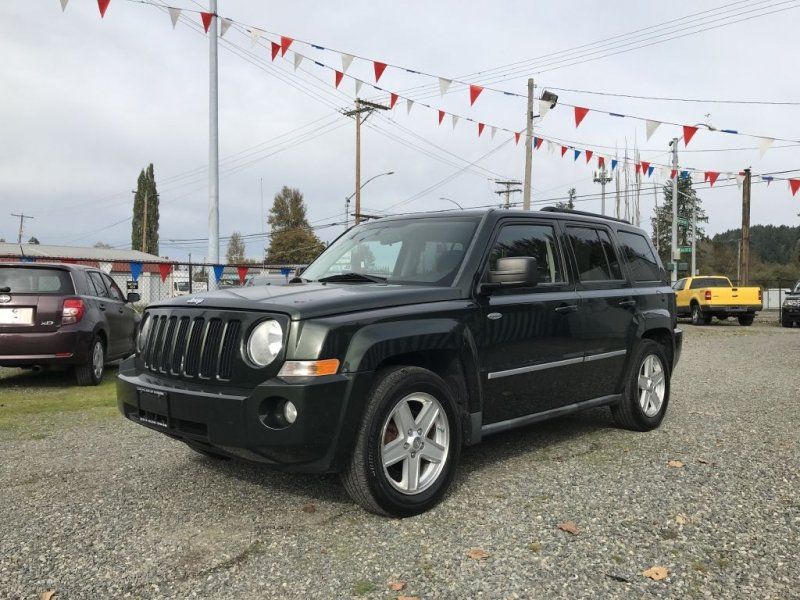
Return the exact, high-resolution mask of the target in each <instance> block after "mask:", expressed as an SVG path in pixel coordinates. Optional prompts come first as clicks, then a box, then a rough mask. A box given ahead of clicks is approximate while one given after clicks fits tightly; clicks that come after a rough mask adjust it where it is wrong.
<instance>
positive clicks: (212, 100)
mask: <svg viewBox="0 0 800 600" xmlns="http://www.w3.org/2000/svg"><path fill="white" fill-rule="evenodd" d="M209 11H210V12H211V14H213V15H214V16H213V17H212V18H211V26H210V27H209V29H208V49H209V52H208V67H209V68H208V262H210V263H211V264H212V265H213V264H217V263H219V122H218V116H219V111H218V89H217V83H218V81H217V0H209ZM208 283H209V289H214V288H216V286H217V282H216V280H215V279H214V269H213V267H209V272H208Z"/></svg>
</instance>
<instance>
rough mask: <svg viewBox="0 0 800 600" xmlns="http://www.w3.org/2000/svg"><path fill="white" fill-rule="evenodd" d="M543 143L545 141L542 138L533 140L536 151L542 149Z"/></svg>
mask: <svg viewBox="0 0 800 600" xmlns="http://www.w3.org/2000/svg"><path fill="white" fill-rule="evenodd" d="M543 141H544V140H543V139H542V138H533V145H534V147H536V149H537V150H538V149H539V148H541V146H542V142H543Z"/></svg>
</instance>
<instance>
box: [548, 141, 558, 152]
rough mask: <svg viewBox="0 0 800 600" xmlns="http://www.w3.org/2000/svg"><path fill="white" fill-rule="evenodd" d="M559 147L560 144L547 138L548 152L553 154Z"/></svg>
mask: <svg viewBox="0 0 800 600" xmlns="http://www.w3.org/2000/svg"><path fill="white" fill-rule="evenodd" d="M557 147H558V144H556V143H555V142H551V141H550V140H547V153H548V154H553V152H555V151H556V148H557Z"/></svg>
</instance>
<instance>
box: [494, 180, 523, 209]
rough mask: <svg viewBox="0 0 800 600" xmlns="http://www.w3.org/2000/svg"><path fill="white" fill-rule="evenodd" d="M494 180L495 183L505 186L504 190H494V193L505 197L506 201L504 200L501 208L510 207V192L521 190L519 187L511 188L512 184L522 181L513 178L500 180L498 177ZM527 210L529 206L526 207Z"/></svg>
mask: <svg viewBox="0 0 800 600" xmlns="http://www.w3.org/2000/svg"><path fill="white" fill-rule="evenodd" d="M494 182H495V183H496V184H497V185H504V186H505V189H504V190H497V191H496V192H495V194H497V195H498V196H505V197H506V202H505V205H504V206H503V208H505V209H506V210H508V209H509V208H511V194H515V193H517V192H521V191H522V190H521V189H519V188H516V189H511V188H513V187H514V186H517V185H521V184H522V182H521V181H516V180H513V179H512V180H510V181H500V180H499V179H495V180H494ZM528 210H530V206H529V207H528Z"/></svg>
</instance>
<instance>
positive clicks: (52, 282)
mask: <svg viewBox="0 0 800 600" xmlns="http://www.w3.org/2000/svg"><path fill="white" fill-rule="evenodd" d="M0 291H6V292H8V293H11V294H40V295H41V294H53V295H63V294H74V293H75V292H74V290H73V287H72V279H71V278H70V276H69V273H68V272H67V271H64V270H62V269H41V268H38V267H0Z"/></svg>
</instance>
